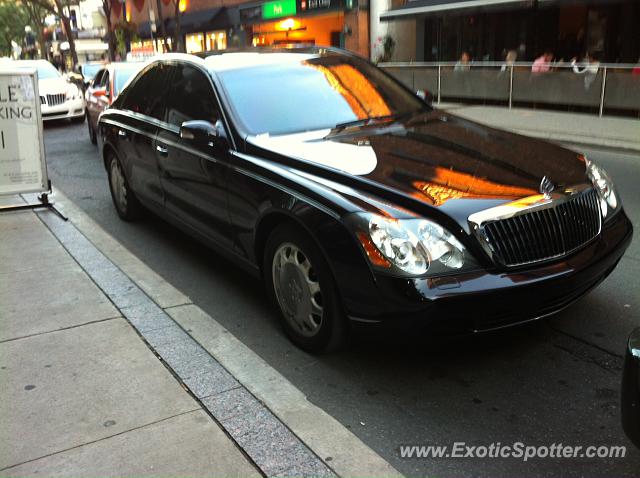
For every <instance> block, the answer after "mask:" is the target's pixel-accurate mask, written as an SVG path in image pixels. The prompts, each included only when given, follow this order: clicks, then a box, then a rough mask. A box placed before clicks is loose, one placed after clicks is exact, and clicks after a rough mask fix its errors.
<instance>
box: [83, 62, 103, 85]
mask: <svg viewBox="0 0 640 478" xmlns="http://www.w3.org/2000/svg"><path fill="white" fill-rule="evenodd" d="M106 64H107V63H106V62H104V61H93V62H89V63H83V64H81V65H79V66H78V72H79V73H80V75H82V81H83V82H84V86H85V88H86V87H88V86H89V85H90V84H91V82H92V81H93V79H94V78H95V76H96V73H98V72H99V71H100V70H101V69H103V68H104V67H105V65H106Z"/></svg>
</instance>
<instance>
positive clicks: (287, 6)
mask: <svg viewBox="0 0 640 478" xmlns="http://www.w3.org/2000/svg"><path fill="white" fill-rule="evenodd" d="M295 14H296V0H277V1H275V2H267V3H263V4H262V18H263V19H265V20H266V19H269V18H279V17H288V16H289V15H295Z"/></svg>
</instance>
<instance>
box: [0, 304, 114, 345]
mask: <svg viewBox="0 0 640 478" xmlns="http://www.w3.org/2000/svg"><path fill="white" fill-rule="evenodd" d="M101 292H102V291H101ZM115 319H124V317H122V316H121V315H117V316H115V317H107V318H106V319H98V320H91V321H89V322H84V323H82V324H75V325H70V326H69V327H62V328H60V329H55V330H47V331H45V332H36V333H35V334H28V335H23V336H22V337H14V338H11V339H4V340H0V344H5V343H7V342H13V341H14V340H22V339H29V338H31V337H38V336H40V335H46V334H52V333H55V332H64V331H65V330H70V329H75V328H78V327H84V326H85V325H92V324H99V323H100V322H106V321H108V320H115Z"/></svg>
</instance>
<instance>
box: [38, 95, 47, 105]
mask: <svg viewBox="0 0 640 478" xmlns="http://www.w3.org/2000/svg"><path fill="white" fill-rule="evenodd" d="M46 103H47V100H46V99H45V98H44V96H40V104H41V105H44V104H46Z"/></svg>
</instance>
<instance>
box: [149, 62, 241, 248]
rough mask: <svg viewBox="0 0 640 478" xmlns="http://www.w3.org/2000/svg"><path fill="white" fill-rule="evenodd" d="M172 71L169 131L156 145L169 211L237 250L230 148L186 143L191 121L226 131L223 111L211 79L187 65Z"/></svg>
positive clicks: (161, 130) (162, 130) (210, 143)
mask: <svg viewBox="0 0 640 478" xmlns="http://www.w3.org/2000/svg"><path fill="white" fill-rule="evenodd" d="M171 68H172V69H173V70H174V73H173V75H172V78H171V88H170V90H169V92H168V94H167V105H166V118H165V125H164V126H161V127H160V128H159V129H158V135H157V138H156V144H155V151H156V155H157V158H158V165H159V170H160V181H161V184H162V188H163V191H164V198H165V210H166V211H167V212H168V213H169V214H171V215H172V216H174V218H176V219H178V220H179V221H180V222H182V223H184V224H186V225H187V226H189V227H190V228H191V229H192V230H194V231H195V232H197V233H199V234H201V235H203V236H205V237H206V238H207V239H208V240H210V241H212V242H214V243H216V244H217V245H219V246H223V247H229V248H231V247H232V242H231V227H230V220H229V215H228V210H227V191H226V186H225V182H226V181H225V174H226V172H227V170H226V167H225V166H224V164H225V162H226V161H227V159H228V155H229V148H228V146H226V147H224V146H221V143H220V142H219V141H202V140H200V141H197V140H189V139H182V138H180V126H181V125H182V123H183V122H185V121H191V120H204V121H208V122H209V123H211V124H213V125H216V123H217V122H218V128H222V124H221V122H219V120H220V119H221V113H220V105H219V104H218V100H217V99H216V96H215V94H214V91H213V87H212V84H211V81H210V79H209V77H208V74H207V73H205V72H204V71H202V70H200V69H199V68H198V67H197V66H195V65H191V64H187V63H174V64H173V65H172V66H171Z"/></svg>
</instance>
